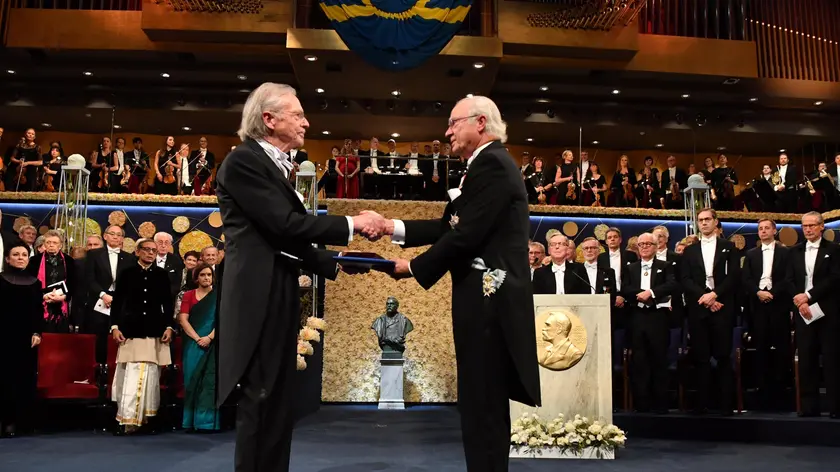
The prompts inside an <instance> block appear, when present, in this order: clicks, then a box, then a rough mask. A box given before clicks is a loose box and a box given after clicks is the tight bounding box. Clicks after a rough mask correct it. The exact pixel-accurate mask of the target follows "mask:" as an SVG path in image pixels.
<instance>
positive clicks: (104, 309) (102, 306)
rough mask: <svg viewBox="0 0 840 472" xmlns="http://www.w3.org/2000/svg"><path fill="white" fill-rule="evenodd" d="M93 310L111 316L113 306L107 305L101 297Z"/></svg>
mask: <svg viewBox="0 0 840 472" xmlns="http://www.w3.org/2000/svg"><path fill="white" fill-rule="evenodd" d="M93 310H94V311H97V312H99V313H102V314H103V315H106V316H111V307H109V306H105V302H103V301H102V299H101V298H100V299H99V300H97V301H96V305H94V306H93Z"/></svg>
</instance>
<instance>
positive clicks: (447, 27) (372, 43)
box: [319, 0, 472, 70]
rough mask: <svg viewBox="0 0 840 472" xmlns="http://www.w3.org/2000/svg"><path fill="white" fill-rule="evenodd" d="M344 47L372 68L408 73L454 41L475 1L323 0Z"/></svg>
mask: <svg viewBox="0 0 840 472" xmlns="http://www.w3.org/2000/svg"><path fill="white" fill-rule="evenodd" d="M319 1H320V6H321V9H322V10H323V11H324V13H325V14H326V15H327V18H329V19H330V22H331V23H332V25H333V28H335V30H336V32H338V35H339V36H341V39H342V40H343V41H344V44H346V45H347V47H348V48H350V50H351V51H355V52H356V53H358V54H359V55H361V56H362V58H363V59H365V60H366V61H367V62H369V63H370V64H372V65H374V66H376V67H379V68H380V69H386V70H407V69H412V68H414V67H417V66H419V65H420V64H422V63H423V62H424V61H425V60H426V59H428V58H430V57H432V56H434V55H435V54H437V53H439V52H440V51H441V49H443V47H444V46H446V44H447V43H448V42H449V40H450V39H452V37H453V36H455V33H457V32H458V30H459V29H460V27H461V23H463V21H464V18H466V17H467V13H469V11H470V7H471V5H472V0H319Z"/></svg>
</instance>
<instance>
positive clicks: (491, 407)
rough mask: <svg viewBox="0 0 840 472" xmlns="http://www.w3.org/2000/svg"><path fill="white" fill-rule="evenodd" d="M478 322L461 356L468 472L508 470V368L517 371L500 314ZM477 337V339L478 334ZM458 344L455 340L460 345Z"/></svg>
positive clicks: (461, 407) (460, 385)
mask: <svg viewBox="0 0 840 472" xmlns="http://www.w3.org/2000/svg"><path fill="white" fill-rule="evenodd" d="M474 321H477V322H476V323H475V331H473V332H472V333H470V335H469V336H470V337H473V339H471V340H470V341H469V344H470V345H469V346H467V348H464V347H463V346H462V349H460V351H461V352H460V353H459V355H458V356H457V358H458V409H459V411H460V413H461V435H462V438H463V442H464V455H465V456H466V461H467V472H507V470H508V455H509V452H510V446H509V445H510V401H509V400H508V399H509V398H510V394H509V388H508V385H509V379H508V373H509V372H514V367H513V361H512V360H511V358H510V354H509V351H508V349H507V347H506V342H505V339H504V335H503V333H502V328H501V325H500V324H499V321H498V319H496V318H495V317H494V316H490V317H487V318H485V319H483V320H480V321H478V319H477V318H476V319H474ZM476 337H477V338H476ZM457 346H458V344H457V343H456V349H457V348H458V347H457Z"/></svg>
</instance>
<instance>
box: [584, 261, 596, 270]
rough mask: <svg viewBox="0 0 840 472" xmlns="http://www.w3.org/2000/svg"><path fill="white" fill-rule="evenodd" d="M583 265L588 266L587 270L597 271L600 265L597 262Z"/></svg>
mask: <svg viewBox="0 0 840 472" xmlns="http://www.w3.org/2000/svg"><path fill="white" fill-rule="evenodd" d="M583 265H584V266H586V268H587V269H597V268H598V263H596V262H584V263H583Z"/></svg>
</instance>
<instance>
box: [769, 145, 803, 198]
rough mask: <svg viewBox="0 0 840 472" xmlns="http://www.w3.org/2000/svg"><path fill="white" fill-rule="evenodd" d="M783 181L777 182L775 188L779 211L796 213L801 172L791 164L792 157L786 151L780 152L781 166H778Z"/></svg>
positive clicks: (777, 170)
mask: <svg viewBox="0 0 840 472" xmlns="http://www.w3.org/2000/svg"><path fill="white" fill-rule="evenodd" d="M776 172H778V173H779V178H780V179H781V181H780V182H779V183H778V184H776V186H775V187H774V190H775V191H776V195H777V196H778V201H779V203H778V206H779V208H778V209H779V211H783V212H787V213H795V212H796V210H797V206H798V205H797V200H798V198H797V188H798V184H799V172H798V171H797V170H796V167H794V166H792V165H790V159H789V158H788V155H787V154H785V153H781V154H779V166H778V167H777V168H776Z"/></svg>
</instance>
